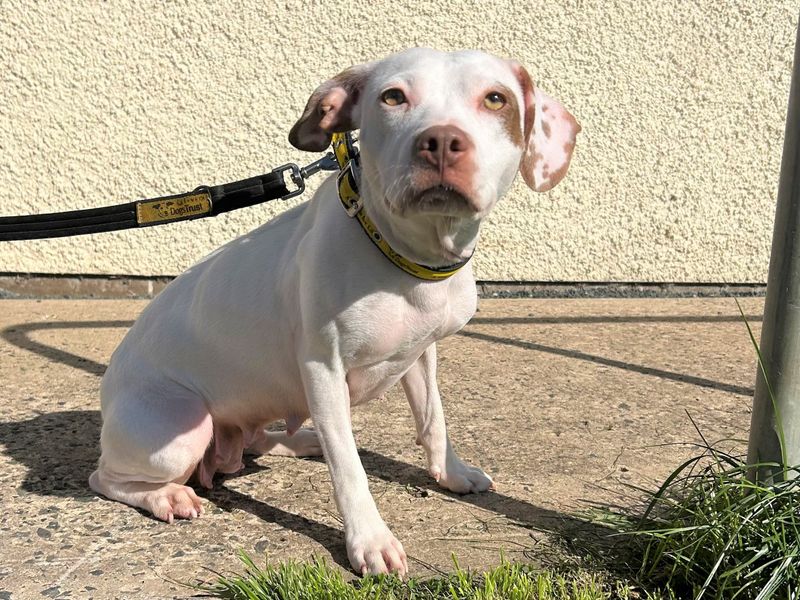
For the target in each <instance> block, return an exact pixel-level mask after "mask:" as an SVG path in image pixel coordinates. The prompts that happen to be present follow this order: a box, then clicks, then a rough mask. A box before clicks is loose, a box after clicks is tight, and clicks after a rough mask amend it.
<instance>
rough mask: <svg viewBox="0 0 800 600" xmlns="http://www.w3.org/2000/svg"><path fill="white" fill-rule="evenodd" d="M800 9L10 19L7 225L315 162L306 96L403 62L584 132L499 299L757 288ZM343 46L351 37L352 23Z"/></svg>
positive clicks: (74, 11)
mask: <svg viewBox="0 0 800 600" xmlns="http://www.w3.org/2000/svg"><path fill="white" fill-rule="evenodd" d="M796 11H797V7H796V3H795V2H793V1H789V0H750V1H739V2H716V1H712V0H693V1H682V2H679V3H674V2H663V1H662V0H646V1H639V2H633V1H632V0H609V1H593V0H572V1H568V0H552V1H550V2H547V3H544V2H540V3H528V2H518V3H517V2H514V3H508V2H499V3H498V2H494V3H489V2H485V3H484V2H481V3H468V4H467V3H462V2H461V1H460V0H458V1H457V0H449V1H445V2H438V3H420V2H417V1H416V0H397V1H395V2H392V3H389V2H385V1H379V2H376V3H372V4H370V5H367V4H366V3H359V4H356V3H350V2H296V1H288V2H276V3H270V2H262V1H256V0H246V1H242V2H236V3H234V2H218V3H212V4H206V3H200V2H173V3H169V4H168V5H167V4H166V3H161V2H150V3H147V2H133V1H130V0H129V1H122V0H119V1H115V2H109V3H102V4H101V3H100V2H92V1H88V0H87V1H83V2H77V1H71V2H44V3H37V4H34V3H31V2H28V1H27V0H0V80H2V85H1V86H0V214H4V215H9V214H24V213H33V212H46V211H57V210H67V209H73V208H82V207H91V206H97V205H101V204H114V203H117V202H121V201H126V200H131V199H136V198H142V197H148V196H156V195H163V194H167V193H177V192H181V191H186V190H189V189H192V188H193V187H194V186H196V185H198V184H200V183H221V182H225V181H231V180H235V179H241V178H244V177H247V176H250V175H253V174H257V173H261V172H263V171H265V170H268V169H269V168H270V167H272V166H275V165H278V164H281V163H284V162H286V161H289V160H292V161H300V162H304V161H308V160H309V159H310V158H312V156H311V155H303V153H301V152H298V151H297V150H294V149H293V148H291V147H290V146H289V144H288V142H287V141H286V133H287V131H288V129H289V127H290V126H291V124H292V123H293V122H294V119H295V118H296V116H297V115H298V114H299V113H300V111H301V110H302V108H303V106H304V104H305V101H306V98H307V96H308V94H309V93H310V92H311V90H312V89H313V88H314V87H315V86H316V84H317V83H318V82H320V81H322V80H323V79H325V78H327V77H329V76H330V75H332V74H334V73H336V72H338V71H339V70H341V69H342V68H343V67H346V66H348V65H350V64H352V63H355V62H361V61H364V60H369V59H372V58H374V57H379V56H382V55H385V54H387V53H389V52H393V51H395V50H400V49H403V48H406V47H408V46H419V45H424V46H431V47H436V48H440V49H458V48H465V47H475V48H481V49H484V50H488V51H491V52H494V53H496V54H499V55H503V56H509V57H514V58H517V59H519V60H520V61H521V62H522V63H523V64H525V65H526V66H527V68H528V70H529V71H530V72H531V74H532V75H533V77H534V79H535V80H536V81H537V82H538V84H539V85H540V86H541V87H542V88H543V89H544V90H546V91H547V92H548V93H550V94H551V95H553V96H556V97H557V98H559V99H560V100H561V101H562V102H563V103H564V104H565V105H567V106H568V107H569V108H570V109H571V110H572V111H573V113H574V114H575V115H576V116H577V117H578V119H579V120H580V122H581V123H582V125H583V133H582V134H581V136H580V137H579V141H578V146H577V151H576V157H575V160H574V161H573V166H572V168H571V170H570V173H569V174H568V176H567V178H566V179H565V181H564V182H563V183H562V184H561V185H559V186H558V187H557V188H555V189H554V190H553V191H552V192H550V193H547V194H535V193H534V192H531V191H529V190H528V189H527V188H526V187H525V186H524V184H522V182H521V180H520V181H517V183H516V184H515V187H514V188H513V190H512V193H511V195H510V196H509V197H507V198H506V200H505V201H504V202H503V203H501V204H500V205H499V207H498V208H497V209H496V211H495V212H494V214H492V215H491V218H490V219H489V222H488V223H486V224H485V226H484V229H483V234H482V241H481V243H480V246H479V251H478V254H477V256H476V259H475V262H476V265H477V272H478V275H479V277H481V278H483V279H495V280H514V279H516V280H554V281H566V280H594V281H613V280H617V281H678V282H760V281H765V279H766V270H767V264H768V261H769V247H770V237H771V230H772V217H773V211H774V203H775V194H776V189H777V176H778V169H779V164H780V155H781V145H782V139H783V123H784V118H785V114H786V100H787V96H788V90H789V81H790V67H791V56H792V47H793V43H794V35H795V33H794V32H795V29H796V26H797V12H796ZM341 25H343V26H344V27H343V29H342V30H341V31H339V30H338V29H339V27H340V26H341ZM284 206H285V205H283V206H281V207H258V208H252V209H246V210H244V211H240V212H238V213H236V214H233V215H226V216H222V217H218V218H217V219H215V220H203V221H199V222H193V223H183V224H176V225H168V226H165V227H157V228H152V229H147V230H141V231H129V232H122V233H110V234H101V235H95V236H91V237H80V238H73V239H68V240H56V241H37V242H15V243H0V272H47V273H111V274H142V275H163V274H173V273H177V272H179V271H181V270H182V269H183V268H185V267H186V266H188V265H189V264H191V263H192V262H194V261H195V260H196V259H198V258H199V257H201V256H202V255H204V254H205V253H207V252H208V251H210V250H211V249H212V248H214V247H215V246H218V245H219V244H221V243H223V242H225V241H226V240H228V239H230V238H232V237H234V236H236V235H239V234H241V233H243V232H245V231H247V230H249V229H251V228H253V227H255V226H256V225H258V224H259V223H261V222H263V221H264V220H266V219H268V218H270V217H271V216H272V215H274V214H276V211H278V210H280V209H282V208H283V207H284Z"/></svg>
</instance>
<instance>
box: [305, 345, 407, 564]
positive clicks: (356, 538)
mask: <svg viewBox="0 0 800 600" xmlns="http://www.w3.org/2000/svg"><path fill="white" fill-rule="evenodd" d="M302 364H303V385H304V387H305V391H306V397H307V400H308V407H309V410H310V412H311V418H312V419H313V420H314V426H315V427H316V429H317V433H318V434H319V439H320V442H321V444H322V450H323V452H324V455H325V460H326V462H327V463H328V469H329V470H330V473H331V481H332V482H333V494H334V498H335V499H336V505H337V506H338V507H339V512H340V513H341V515H342V520H343V522H344V532H345V540H346V543H347V556H348V558H349V559H350V564H351V565H353V568H354V569H355V570H356V571H357V572H358V573H361V574H365V573H367V572H369V573H374V574H378V573H387V572H390V571H395V572H397V573H399V574H400V575H404V574H405V573H406V572H407V571H408V565H407V562H406V553H405V551H404V550H403V546H402V544H401V543H400V542H399V541H398V540H397V538H395V537H394V535H392V532H391V531H389V528H388V527H386V524H385V523H384V522H383V519H382V518H381V516H380V514H379V513H378V508H377V506H375V501H374V500H373V498H372V494H370V491H369V485H368V483H367V475H366V473H365V472H364V467H363V466H362V465H361V460H360V459H359V457H358V450H357V448H356V442H355V439H353V429H352V425H351V423H350V393H349V390H348V387H347V381H346V378H345V373H344V371H343V369H342V368H341V367H340V366H339V367H337V366H332V364H335V361H331V360H329V359H323V360H320V359H308V358H307V359H306V360H304V361H303V363H302Z"/></svg>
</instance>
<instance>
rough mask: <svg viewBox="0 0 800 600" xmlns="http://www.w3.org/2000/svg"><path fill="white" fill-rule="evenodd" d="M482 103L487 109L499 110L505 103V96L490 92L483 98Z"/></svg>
mask: <svg viewBox="0 0 800 600" xmlns="http://www.w3.org/2000/svg"><path fill="white" fill-rule="evenodd" d="M483 105H484V106H485V107H486V108H488V109H489V110H500V109H501V108H503V107H504V106H505V105H506V97H505V96H503V94H500V93H498V92H490V93H488V94H486V98H484V99H483Z"/></svg>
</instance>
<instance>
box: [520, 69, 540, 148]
mask: <svg viewBox="0 0 800 600" xmlns="http://www.w3.org/2000/svg"><path fill="white" fill-rule="evenodd" d="M515 64H516V72H517V80H518V81H519V85H520V87H521V88H522V101H523V102H524V103H525V106H524V109H525V127H524V130H523V139H524V140H525V141H524V142H523V143H527V141H528V140H529V139H530V138H531V131H533V121H534V116H535V113H536V109H535V106H534V100H533V94H534V91H533V79H531V76H530V74H529V73H528V71H526V70H525V67H523V66H522V65H521V64H519V63H515Z"/></svg>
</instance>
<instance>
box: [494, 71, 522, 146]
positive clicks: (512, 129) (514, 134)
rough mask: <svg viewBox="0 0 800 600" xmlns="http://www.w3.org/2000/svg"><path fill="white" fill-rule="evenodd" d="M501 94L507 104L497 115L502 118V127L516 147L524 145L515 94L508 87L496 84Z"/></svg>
mask: <svg viewBox="0 0 800 600" xmlns="http://www.w3.org/2000/svg"><path fill="white" fill-rule="evenodd" d="M497 89H498V91H500V92H501V93H502V94H503V96H505V98H506V101H507V104H506V105H505V106H504V107H503V108H501V109H500V111H499V113H498V116H499V117H500V118H501V119H502V120H503V129H505V130H506V134H508V139H510V140H511V142H512V143H513V144H514V145H515V146H517V147H518V148H524V147H525V138H524V137H523V134H522V122H521V120H520V110H519V103H518V102H517V96H516V95H515V94H514V92H512V91H511V90H510V89H508V88H507V87H505V86H504V85H500V86H497Z"/></svg>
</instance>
